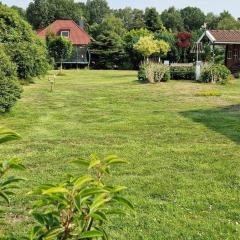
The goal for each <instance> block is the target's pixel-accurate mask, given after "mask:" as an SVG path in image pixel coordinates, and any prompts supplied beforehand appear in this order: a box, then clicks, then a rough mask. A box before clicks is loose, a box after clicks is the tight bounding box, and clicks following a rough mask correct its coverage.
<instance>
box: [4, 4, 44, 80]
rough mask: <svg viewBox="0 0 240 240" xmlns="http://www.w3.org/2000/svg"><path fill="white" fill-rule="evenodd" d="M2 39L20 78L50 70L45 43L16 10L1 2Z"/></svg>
mask: <svg viewBox="0 0 240 240" xmlns="http://www.w3.org/2000/svg"><path fill="white" fill-rule="evenodd" d="M0 19H1V21H0V39H1V43H3V45H4V46H5V51H6V52H7V54H8V55H9V56H10V57H11V60H12V61H13V62H14V63H15V64H16V66H17V74H18V77H19V78H20V79H24V80H25V79H27V80H29V79H31V78H33V77H36V76H40V75H44V74H45V73H46V72H47V70H48V62H47V51H46V46H45V44H44V43H43V42H42V41H41V40H40V39H39V38H38V37H37V36H36V34H35V33H34V32H33V30H32V28H31V26H30V25H29V24H28V23H27V22H26V21H25V20H23V19H22V18H21V17H20V16H19V15H18V14H17V12H16V11H15V10H13V9H11V8H9V7H7V6H5V5H2V4H0Z"/></svg>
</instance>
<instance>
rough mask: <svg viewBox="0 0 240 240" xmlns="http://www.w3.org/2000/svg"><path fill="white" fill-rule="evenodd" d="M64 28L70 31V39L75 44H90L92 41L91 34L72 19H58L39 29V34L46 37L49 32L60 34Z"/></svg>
mask: <svg viewBox="0 0 240 240" xmlns="http://www.w3.org/2000/svg"><path fill="white" fill-rule="evenodd" d="M64 30H65V31H70V36H69V40H70V41H71V42H72V44H74V45H88V44H89V43H90V42H91V38H90V36H89V35H88V34H87V33H86V32H85V31H84V30H83V29H82V28H81V27H80V26H78V25H77V24H76V23H75V22H74V21H72V20H56V21H55V22H53V23H52V24H50V25H49V26H48V27H46V28H45V29H39V30H37V34H38V36H39V37H41V38H43V39H46V36H47V35H48V34H49V33H54V34H56V35H60V32H61V31H64Z"/></svg>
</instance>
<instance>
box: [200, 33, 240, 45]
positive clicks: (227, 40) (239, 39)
mask: <svg viewBox="0 0 240 240" xmlns="http://www.w3.org/2000/svg"><path fill="white" fill-rule="evenodd" d="M205 36H206V37H207V38H208V39H209V40H210V41H211V42H212V43H215V44H240V30H207V31H205V33H204V34H203V35H202V36H201V38H200V39H199V40H198V42H201V41H202V39H203V38H204V37H205Z"/></svg>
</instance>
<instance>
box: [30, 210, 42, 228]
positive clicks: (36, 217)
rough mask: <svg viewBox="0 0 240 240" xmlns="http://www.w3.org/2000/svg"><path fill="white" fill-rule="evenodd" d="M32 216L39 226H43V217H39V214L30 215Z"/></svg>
mask: <svg viewBox="0 0 240 240" xmlns="http://www.w3.org/2000/svg"><path fill="white" fill-rule="evenodd" d="M32 215H33V217H34V218H35V219H36V220H37V221H38V222H39V223H40V224H42V225H43V224H44V223H45V221H44V217H43V216H42V215H41V214H39V213H36V212H35V213H34V212H33V213H32Z"/></svg>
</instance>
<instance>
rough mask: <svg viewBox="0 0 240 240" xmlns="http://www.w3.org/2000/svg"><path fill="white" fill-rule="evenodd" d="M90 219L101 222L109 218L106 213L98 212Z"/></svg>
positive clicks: (92, 214) (91, 215)
mask: <svg viewBox="0 0 240 240" xmlns="http://www.w3.org/2000/svg"><path fill="white" fill-rule="evenodd" d="M90 217H92V218H94V219H96V220H100V221H103V222H104V221H107V216H106V214H105V213H103V212H101V211H97V212H95V213H91V214H90Z"/></svg>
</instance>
